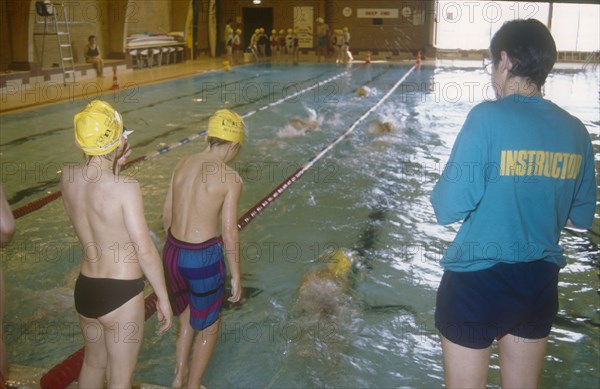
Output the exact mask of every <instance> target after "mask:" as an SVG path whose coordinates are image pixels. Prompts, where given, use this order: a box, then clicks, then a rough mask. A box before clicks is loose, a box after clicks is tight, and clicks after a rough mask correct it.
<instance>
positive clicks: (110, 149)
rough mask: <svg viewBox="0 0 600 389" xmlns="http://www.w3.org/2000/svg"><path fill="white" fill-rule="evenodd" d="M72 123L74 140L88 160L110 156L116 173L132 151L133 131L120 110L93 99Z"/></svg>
mask: <svg viewBox="0 0 600 389" xmlns="http://www.w3.org/2000/svg"><path fill="white" fill-rule="evenodd" d="M73 124H74V130H75V142H76V144H77V146H78V147H79V148H80V149H81V150H82V151H83V153H84V154H85V155H86V156H87V163H88V164H89V163H90V161H91V160H92V159H93V158H94V157H102V158H104V159H109V160H111V161H113V173H114V174H117V173H118V172H119V170H120V168H121V166H122V165H123V164H124V163H125V160H126V158H127V157H128V156H129V154H131V148H130V147H129V145H128V144H127V136H128V135H129V134H131V133H132V132H133V131H128V130H127V129H126V128H125V127H124V126H123V118H122V117H121V114H119V112H117V111H116V110H115V109H114V108H113V107H112V106H111V105H110V104H108V103H107V102H105V101H102V100H92V101H91V102H90V103H89V104H88V105H87V106H86V107H85V108H84V109H83V110H82V111H81V112H79V113H77V114H76V115H75V117H74V119H73ZM120 146H122V147H120ZM115 150H116V151H115Z"/></svg>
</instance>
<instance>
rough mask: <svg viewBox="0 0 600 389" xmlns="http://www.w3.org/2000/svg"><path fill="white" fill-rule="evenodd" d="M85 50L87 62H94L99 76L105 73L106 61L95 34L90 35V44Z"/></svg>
mask: <svg viewBox="0 0 600 389" xmlns="http://www.w3.org/2000/svg"><path fill="white" fill-rule="evenodd" d="M84 52H85V54H84V55H85V62H87V63H91V64H93V65H94V67H95V68H96V72H98V77H102V76H103V75H104V61H103V60H102V57H101V56H100V50H98V44H97V43H96V36H95V35H90V36H89V37H88V44H87V45H86V46H85V49H84Z"/></svg>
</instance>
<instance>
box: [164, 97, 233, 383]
mask: <svg viewBox="0 0 600 389" xmlns="http://www.w3.org/2000/svg"><path fill="white" fill-rule="evenodd" d="M244 127H245V126H244V121H243V120H242V118H241V117H240V116H239V115H237V114H236V113H235V112H233V111H229V110H226V109H223V110H219V111H217V112H215V113H214V115H213V116H211V118H210V119H209V122H208V136H207V142H208V147H207V148H206V149H205V150H204V151H202V152H200V153H196V154H193V155H189V156H186V157H184V158H182V159H181V161H179V163H178V164H177V166H176V167H175V171H174V172H173V176H172V179H171V185H170V187H169V190H168V191H167V197H166V200H165V204H164V207H163V224H164V228H165V231H166V232H167V239H166V241H165V244H164V247H163V261H164V264H165V272H166V274H165V277H166V279H167V287H168V290H169V295H170V296H171V306H172V307H173V312H174V315H175V316H179V315H181V318H180V321H179V326H180V331H179V332H178V333H179V335H178V337H177V349H178V350H187V351H185V352H179V353H177V361H176V365H175V366H176V368H175V377H174V379H173V381H172V383H171V387H174V388H181V387H182V384H183V383H184V382H186V381H187V385H188V387H194V388H198V387H200V385H201V380H202V376H203V374H204V370H205V369H206V366H207V362H208V361H209V360H210V357H211V354H212V352H213V349H214V346H215V344H216V343H217V341H218V338H219V322H220V320H225V319H226V318H221V315H220V313H221V308H222V304H223V300H224V299H225V298H227V297H226V296H225V288H224V287H223V285H224V284H225V283H226V281H227V272H226V270H227V271H228V272H229V274H230V277H231V296H229V298H228V300H229V302H232V303H236V302H238V301H239V300H240V298H241V293H242V285H241V271H240V241H239V231H238V227H237V207H238V202H239V198H240V195H241V191H242V185H243V183H242V179H241V177H240V176H239V174H238V173H237V172H236V171H235V170H233V169H232V168H231V167H229V166H228V165H227V163H228V162H230V161H232V160H233V159H234V158H235V157H236V155H237V153H238V151H239V149H240V145H241V144H242V142H243V141H244V138H245V134H244V130H245V128H244ZM219 235H221V236H222V239H221V238H219ZM198 242H202V243H198ZM225 261H227V266H225ZM225 269H226V270H225ZM194 336H195V337H196V341H195V342H196V347H194V353H193V357H192V361H191V363H189V364H188V359H189V352H190V350H191V349H192V342H194V340H193V338H194ZM188 366H189V368H188Z"/></svg>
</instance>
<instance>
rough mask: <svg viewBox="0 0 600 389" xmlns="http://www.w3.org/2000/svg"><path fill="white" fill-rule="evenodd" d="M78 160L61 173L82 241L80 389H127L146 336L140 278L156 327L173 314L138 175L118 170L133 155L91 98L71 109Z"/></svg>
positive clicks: (118, 124)
mask: <svg viewBox="0 0 600 389" xmlns="http://www.w3.org/2000/svg"><path fill="white" fill-rule="evenodd" d="M74 125H75V140H76V143H77V145H78V146H79V148H81V150H82V151H83V152H84V154H85V157H86V162H85V165H84V166H69V167H67V168H65V170H63V172H62V176H61V190H62V199H63V205H64V208H65V211H66V212H67V215H68V216H69V219H70V220H71V224H72V225H73V228H74V229H75V233H76V234H77V237H78V238H79V241H80V243H81V245H82V247H83V260H82V262H81V269H80V273H79V277H78V278H77V281H76V283H75V290H74V297H75V309H76V310H77V312H78V313H79V325H80V327H81V332H82V335H83V338H84V340H85V357H84V360H83V366H82V368H81V372H80V375H79V387H80V388H102V387H103V386H104V380H105V379H106V380H107V381H108V382H107V387H108V388H130V387H131V380H132V376H133V371H134V368H135V365H136V361H137V355H138V353H139V350H140V346H141V342H142V339H143V334H144V314H145V312H144V293H143V290H144V278H143V277H144V276H145V277H146V279H147V280H148V281H149V282H150V285H151V286H152V288H153V289H154V292H155V293H156V296H157V297H158V302H157V314H158V320H159V321H161V322H163V324H162V326H161V327H160V329H159V332H160V333H164V332H165V331H167V330H168V329H169V328H170V327H171V321H172V312H171V306H170V304H169V296H168V294H167V289H166V286H165V279H164V274H163V268H162V264H161V260H160V256H159V255H158V251H157V250H156V247H154V243H152V239H151V238H150V234H149V232H148V227H147V225H146V220H145V218H144V208H143V204H142V194H141V191H140V186H139V184H138V182H137V181H135V180H133V179H132V178H130V177H127V176H122V175H120V170H121V167H122V166H123V164H124V163H125V162H126V160H127V157H128V156H129V154H130V153H131V149H130V148H129V145H128V144H127V135H128V132H127V131H124V130H125V129H124V127H123V120H122V118H121V115H120V114H119V113H118V112H117V111H116V110H115V109H114V108H113V107H111V106H110V105H109V104H107V103H106V102H104V101H100V100H93V101H91V102H90V103H89V104H88V105H87V106H86V107H85V108H84V109H83V110H82V111H81V112H79V113H78V114H76V115H75V118H74Z"/></svg>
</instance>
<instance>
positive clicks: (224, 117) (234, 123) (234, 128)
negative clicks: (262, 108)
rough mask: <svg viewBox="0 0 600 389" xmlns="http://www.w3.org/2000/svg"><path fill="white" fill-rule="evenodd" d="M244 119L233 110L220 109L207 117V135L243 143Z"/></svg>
mask: <svg viewBox="0 0 600 389" xmlns="http://www.w3.org/2000/svg"><path fill="white" fill-rule="evenodd" d="M245 127H246V126H245V125H244V120H243V119H242V118H241V117H240V116H239V115H238V114H237V113H235V112H233V111H230V110H228V109H221V110H218V111H217V112H215V113H214V115H212V116H211V117H210V119H208V136H211V137H213V138H219V139H223V140H227V141H230V142H236V143H244V130H245Z"/></svg>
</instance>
